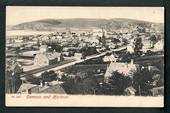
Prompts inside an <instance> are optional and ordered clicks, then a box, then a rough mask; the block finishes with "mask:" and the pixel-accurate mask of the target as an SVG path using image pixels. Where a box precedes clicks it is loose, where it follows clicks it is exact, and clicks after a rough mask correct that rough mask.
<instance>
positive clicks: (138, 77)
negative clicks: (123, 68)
mask: <svg viewBox="0 0 170 113" xmlns="http://www.w3.org/2000/svg"><path fill="white" fill-rule="evenodd" d="M152 77H153V73H151V72H149V71H148V69H147V68H144V69H143V70H141V71H140V70H138V71H136V73H134V77H133V81H134V82H133V86H134V87H135V89H137V95H150V91H149V90H150V89H151V88H152V87H153V86H152V84H151V82H152Z"/></svg>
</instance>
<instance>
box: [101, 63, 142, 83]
mask: <svg viewBox="0 0 170 113" xmlns="http://www.w3.org/2000/svg"><path fill="white" fill-rule="evenodd" d="M138 67H139V65H137V64H134V63H133V60H131V63H122V62H111V63H110V65H109V67H108V68H107V70H106V73H105V75H104V77H105V82H108V78H109V77H111V76H112V73H113V72H114V71H117V72H119V73H122V74H124V76H129V77H132V76H133V73H134V72H136V71H137V69H138Z"/></svg>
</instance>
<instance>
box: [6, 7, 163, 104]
mask: <svg viewBox="0 0 170 113" xmlns="http://www.w3.org/2000/svg"><path fill="white" fill-rule="evenodd" d="M5 48H6V50H5V51H6V70H5V72H6V74H5V93H6V106H53V107H58V106H59V107H60V106H63V107H65V106H66V107H69V106H70V107H163V106H164V7H75V6H74V7H73V6H72V7H70V6H69V7H63V6H7V7H6V46H5Z"/></svg>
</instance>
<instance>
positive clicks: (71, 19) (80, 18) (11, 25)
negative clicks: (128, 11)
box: [7, 18, 163, 26]
mask: <svg viewBox="0 0 170 113" xmlns="http://www.w3.org/2000/svg"><path fill="white" fill-rule="evenodd" d="M74 19H87V20H90V19H91V20H112V19H128V20H134V21H141V22H142V21H143V22H150V23H156V24H163V22H151V21H146V20H138V19H131V18H110V19H106V18H65V19H64V18H61V19H60V18H57V19H56V18H44V19H38V20H33V21H27V22H22V23H18V24H16V25H19V24H23V23H29V22H36V21H41V20H74ZM7 26H15V25H7Z"/></svg>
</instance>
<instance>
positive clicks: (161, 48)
mask: <svg viewBox="0 0 170 113" xmlns="http://www.w3.org/2000/svg"><path fill="white" fill-rule="evenodd" d="M153 51H164V40H159V41H158V42H157V43H156V44H155V45H154V48H153Z"/></svg>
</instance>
